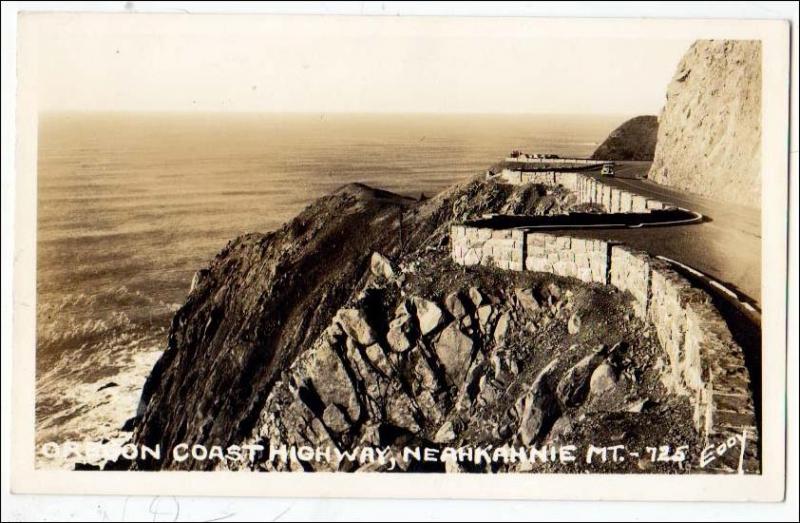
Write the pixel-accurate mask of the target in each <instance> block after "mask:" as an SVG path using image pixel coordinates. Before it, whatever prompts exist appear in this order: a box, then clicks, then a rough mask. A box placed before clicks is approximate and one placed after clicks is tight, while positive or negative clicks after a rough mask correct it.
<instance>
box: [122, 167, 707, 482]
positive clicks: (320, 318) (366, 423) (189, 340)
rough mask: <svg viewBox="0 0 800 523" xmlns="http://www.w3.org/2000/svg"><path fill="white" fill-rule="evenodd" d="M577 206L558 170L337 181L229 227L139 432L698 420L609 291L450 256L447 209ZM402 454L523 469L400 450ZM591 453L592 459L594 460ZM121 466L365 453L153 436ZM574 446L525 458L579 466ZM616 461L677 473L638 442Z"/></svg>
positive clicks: (275, 466)
mask: <svg viewBox="0 0 800 523" xmlns="http://www.w3.org/2000/svg"><path fill="white" fill-rule="evenodd" d="M576 206H577V201H576V198H575V195H574V194H573V193H571V192H570V191H568V190H566V189H564V188H563V187H545V186H542V185H537V184H523V185H518V186H513V185H504V184H499V183H496V182H495V181H493V180H486V179H484V178H483V177H480V178H475V179H473V180H470V181H469V182H467V183H464V184H461V185H458V186H455V187H453V188H451V189H450V190H447V191H445V192H443V193H441V194H439V195H437V196H435V197H433V198H431V199H429V200H424V201H417V200H413V199H409V198H406V197H402V196H399V195H394V194H391V193H387V192H384V191H380V190H375V189H371V188H369V187H366V186H363V185H348V186H345V187H343V188H341V189H340V190H339V191H336V192H335V193H333V194H331V195H329V196H327V197H324V198H322V199H320V200H318V201H317V202H315V203H314V204H312V205H310V206H309V207H308V208H306V209H305V210H304V211H303V212H302V213H301V214H300V215H299V216H297V217H296V218H295V219H294V220H292V221H290V222H289V223H287V224H286V225H285V226H284V227H283V228H281V229H280V230H278V231H275V232H271V233H268V234H249V235H245V236H242V237H240V238H237V239H236V240H234V241H232V242H231V243H230V244H229V245H228V246H226V248H225V249H223V251H222V252H220V253H219V255H217V257H216V258H215V259H214V260H213V261H212V262H211V263H210V265H209V266H208V267H206V268H204V269H202V270H201V271H199V272H198V274H197V276H196V277H195V280H194V282H193V284H192V289H191V292H190V294H189V296H188V299H187V301H186V304H185V305H184V306H183V307H182V308H181V309H180V310H179V311H178V312H177V314H176V315H175V318H174V320H173V322H172V326H171V329H170V334H169V338H168V347H167V350H166V351H165V352H164V354H163V356H162V357H161V359H160V361H159V362H158V363H157V364H156V366H155V367H154V369H153V372H152V373H151V375H150V377H149V379H148V381H147V383H146V385H145V387H144V392H143V396H142V402H141V405H140V412H139V415H138V417H137V419H136V420H135V422H134V424H135V432H134V436H133V438H134V441H135V442H137V443H139V444H142V445H147V446H155V445H161V446H162V447H164V448H167V449H168V448H171V447H174V446H175V445H176V444H178V443H186V444H189V445H192V444H200V445H205V446H211V445H219V446H222V447H226V446H230V445H243V444H248V443H257V444H261V445H265V446H266V447H267V448H269V446H270V445H273V446H274V445H286V446H292V445H307V446H312V447H333V448H337V449H342V450H345V451H346V450H348V449H354V448H359V447H362V446H365V445H375V446H388V447H391V448H393V449H398V452H399V449H400V448H402V447H407V446H414V445H421V446H425V447H433V448H436V447H444V446H463V445H472V446H480V445H491V446H494V447H497V446H503V445H512V446H531V445H533V446H536V445H545V444H548V443H549V444H554V443H558V442H565V441H566V442H569V443H571V444H575V445H582V444H583V445H589V444H592V443H594V442H598V441H600V442H604V443H606V444H612V443H613V442H619V441H623V440H624V441H625V442H626V443H627V444H630V445H642V446H644V445H646V444H651V443H652V442H656V441H680V442H681V443H683V444H686V445H689V446H690V448H695V447H696V446H697V445H696V443H697V438H698V436H697V434H696V432H695V430H694V428H693V427H692V425H691V423H690V422H687V420H689V419H690V418H691V407H690V405H689V403H688V402H687V401H686V399H685V398H684V397H681V396H678V395H674V394H672V393H670V392H669V391H668V389H667V388H666V387H665V386H664V385H663V383H662V381H661V369H662V368H663V367H664V365H665V362H664V358H663V357H662V356H661V355H660V354H661V353H660V351H659V349H658V347H659V345H658V341H657V338H656V336H655V334H654V332H653V330H652V327H651V326H650V325H648V324H647V323H646V322H643V321H641V320H640V319H638V318H636V317H635V316H634V315H633V314H632V313H631V306H630V296H627V295H625V294H623V293H620V292H619V291H617V290H616V289H614V288H612V287H609V286H604V285H596V284H586V283H583V282H580V281H578V280H575V279H572V278H562V277H558V276H555V275H551V274H546V273H534V272H530V273H516V274H515V273H509V272H506V271H500V270H497V269H493V268H489V267H481V266H476V267H470V268H464V267H461V266H459V265H456V264H455V263H453V262H452V260H451V259H450V256H449V249H450V242H449V231H450V226H451V225H452V224H454V223H459V222H462V221H464V220H468V219H473V218H478V217H481V216H483V215H485V214H487V213H498V212H503V213H514V214H533V215H549V214H561V213H565V212H568V211H569V210H570V209H573V208H575V207H576ZM397 458H398V462H399V467H400V469H401V470H409V471H413V470H430V471H446V470H447V471H498V470H508V471H513V470H530V468H529V467H528V468H526V466H525V465H524V464H521V463H517V464H501V465H498V464H491V465H488V464H487V465H485V466H480V467H477V466H473V467H470V466H467V465H464V464H459V463H435V464H431V463H414V462H403V461H402V459H401V456H399V455H398V456H397ZM608 466H609V465H595V466H594V467H593V469H592V470H595V471H602V470H603V469H604V467H608ZM134 467H135V468H139V469H152V468H167V469H173V468H174V469H183V468H190V469H207V468H241V467H249V468H253V469H255V470H287V469H297V470H356V469H358V470H377V469H380V467H377V466H375V465H374V464H373V465H364V466H362V467H359V466H358V465H357V464H353V463H352V462H342V463H338V464H337V463H330V462H316V461H297V462H294V463H292V462H288V463H287V462H283V461H280V462H279V461H275V460H272V461H270V460H269V459H268V457H267V456H266V455H262V456H259V458H258V459H256V460H255V461H254V462H251V463H245V464H242V463H238V464H229V463H226V462H214V461H197V460H187V461H182V462H176V461H174V460H173V459H172V457H171V456H170V455H169V454H166V455H165V457H164V459H163V460H162V461H158V462H156V461H152V460H150V461H147V460H141V461H139V462H137V463H135V464H134ZM584 467H585V465H582V464H581V463H559V462H556V463H550V464H547V465H546V466H543V467H538V468H537V470H539V471H563V472H580V471H583V470H584ZM613 470H615V471H618V472H619V471H654V472H675V471H679V469H676V468H675V466H674V465H672V464H667V463H652V462H650V461H647V460H641V461H630V462H628V463H627V464H625V465H619V464H616V465H615V468H613Z"/></svg>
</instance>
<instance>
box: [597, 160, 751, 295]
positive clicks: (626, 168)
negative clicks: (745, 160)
mask: <svg viewBox="0 0 800 523" xmlns="http://www.w3.org/2000/svg"><path fill="white" fill-rule="evenodd" d="M648 168H649V162H618V163H617V169H616V173H617V174H616V176H615V177H614V178H609V177H603V181H604V182H606V183H609V184H612V185H616V186H618V187H620V188H623V189H627V190H629V191H631V192H635V193H638V194H641V195H643V196H647V197H651V198H655V199H659V200H661V201H664V202H668V203H672V204H674V205H677V206H679V207H684V208H687V209H690V210H692V211H697V212H699V213H702V214H703V215H704V216H705V217H706V220H705V221H704V222H703V223H700V224H696V225H686V226H678V227H665V228H653V229H623V230H613V229H608V230H605V231H602V232H600V231H594V232H592V231H589V233H590V234H597V235H598V236H602V237H605V238H607V239H614V240H620V241H623V242H625V243H627V244H628V245H631V246H632V247H635V248H638V249H642V250H645V251H648V252H649V253H650V254H654V255H655V254H660V255H662V256H667V257H669V258H673V259H675V260H677V261H679V262H682V263H685V264H686V265H689V266H691V267H694V268H695V269H697V270H699V271H702V272H704V273H706V274H708V275H710V276H712V277H714V278H716V279H717V280H719V281H720V282H722V283H724V284H726V285H727V286H729V287H731V288H732V289H734V290H736V291H738V292H739V293H741V294H744V295H745V296H746V297H748V298H750V299H751V300H753V302H755V304H757V306H759V307H760V304H761V210H760V209H758V208H748V207H743V206H740V205H734V204H729V203H723V202H719V201H715V200H712V199H710V198H705V197H703V196H697V195H693V194H687V193H685V192H681V191H675V190H671V189H669V188H667V187H665V186H663V185H658V184H655V183H652V182H649V181H647V180H642V179H639V178H640V177H641V176H643V175H644V174H645V173H646V172H647V169H648ZM587 174H591V175H593V176H597V177H598V178H599V177H600V176H599V175H598V174H596V173H587Z"/></svg>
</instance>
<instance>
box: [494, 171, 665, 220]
mask: <svg viewBox="0 0 800 523" xmlns="http://www.w3.org/2000/svg"><path fill="white" fill-rule="evenodd" d="M493 178H494V179H496V180H499V181H500V182H502V183H509V184H513V185H522V184H526V183H536V184H540V185H547V186H551V187H555V186H558V185H561V186H563V187H565V188H566V189H569V190H570V191H572V192H574V193H575V195H576V196H577V197H578V203H592V204H597V205H602V206H603V207H605V209H606V211H607V212H610V213H619V212H649V211H651V210H658V209H667V208H669V207H670V205H668V204H666V203H664V202H662V201H660V200H654V199H652V198H645V197H644V196H640V195H638V194H636V193H633V192H630V191H626V190H624V189H620V188H618V187H614V186H612V185H609V184H607V183H603V182H602V181H600V180H597V179H596V178H594V177H592V176H587V175H585V174H581V173H571V172H556V171H541V172H524V171H514V170H511V169H503V170H502V171H501V172H500V173H499V174H497V175H495V176H494V177H493Z"/></svg>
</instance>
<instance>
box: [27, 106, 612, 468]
mask: <svg viewBox="0 0 800 523" xmlns="http://www.w3.org/2000/svg"><path fill="white" fill-rule="evenodd" d="M624 120H625V117H624V116H619V115H617V116H613V115H609V116H590V117H586V116H541V115H495V116H492V115H341V114H334V115H330V114H316V115H314V114H303V115H296V114H295V115H277V114H253V115H242V114H235V115H233V114H163V113H159V114H143V113H102V114H101V113H69V114H67V113H59V114H45V115H42V116H41V118H40V122H39V153H38V208H37V212H38V215H37V219H38V228H37V249H38V253H37V256H38V258H37V349H36V350H37V353H36V362H37V366H36V367H37V383H36V386H37V397H36V429H37V431H36V434H37V443H38V444H41V443H43V442H47V441H55V442H63V441H68V440H80V441H83V440H86V439H92V440H110V441H114V440H122V439H124V438H125V437H126V435H125V434H124V433H121V432H120V431H119V429H120V427H121V425H122V423H123V422H124V421H125V419H127V418H128V417H130V416H132V415H133V414H134V412H135V409H136V402H137V400H138V395H139V392H140V390H141V386H142V384H143V382H144V379H145V378H146V376H147V373H148V371H149V369H150V368H151V366H152V364H153V363H154V362H155V360H156V359H157V358H158V356H159V354H160V352H161V351H162V350H163V348H164V344H165V342H166V334H167V330H168V327H169V322H170V320H171V317H172V315H173V313H174V312H175V311H176V310H177V309H178V307H180V305H181V304H182V303H183V301H184V299H185V297H186V294H187V292H188V289H189V285H190V282H191V279H192V275H193V274H194V273H195V271H197V270H198V269H199V268H201V267H203V266H204V265H206V263H207V262H208V260H210V259H211V258H212V257H213V256H214V255H215V254H216V253H217V252H218V251H220V250H221V249H222V248H223V247H224V246H225V244H226V243H227V242H228V241H229V240H231V239H232V238H234V237H236V236H238V235H240V234H243V233H247V232H255V231H258V232H267V231H269V230H273V229H276V228H278V227H280V225H281V224H283V223H284V222H286V221H287V220H289V219H291V218H292V217H293V216H294V215H295V214H296V213H297V212H299V211H300V210H301V209H302V208H303V207H305V206H306V205H307V204H309V203H310V202H312V201H313V200H314V199H316V198H318V197H319V196H321V195H324V194H326V193H328V192H330V191H332V190H334V189H336V188H337V187H339V186H340V185H342V184H345V183H349V182H363V183H366V184H368V185H371V186H376V187H380V188H383V189H387V190H390V191H395V192H399V193H403V194H409V195H414V196H419V195H420V194H423V193H424V194H425V195H428V196H430V195H432V194H434V193H436V192H438V191H440V190H442V189H443V188H445V187H447V186H449V185H451V184H453V183H456V182H459V181H462V180H465V179H467V178H469V177H471V176H473V175H475V174H477V173H480V172H482V171H484V170H485V169H486V168H488V167H489V166H490V165H491V164H493V163H495V162H496V161H498V160H500V159H501V158H503V157H504V156H505V155H507V154H508V152H510V151H511V150H512V149H522V150H525V151H527V152H548V153H555V154H558V155H561V156H575V157H584V156H588V155H590V154H591V153H592V151H594V149H595V148H596V146H597V145H598V144H599V143H600V142H601V141H602V140H603V139H604V138H605V137H606V136H607V135H608V133H609V132H610V131H611V130H613V129H614V128H615V127H616V126H617V125H619V124H620V123H621V122H623V121H624ZM38 464H39V466H60V467H64V466H69V465H70V464H69V463H64V462H58V463H56V462H45V461H42V460H39V461H38Z"/></svg>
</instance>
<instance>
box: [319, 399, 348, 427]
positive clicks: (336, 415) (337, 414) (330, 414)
mask: <svg viewBox="0 0 800 523" xmlns="http://www.w3.org/2000/svg"><path fill="white" fill-rule="evenodd" d="M322 421H323V422H324V423H325V425H326V426H327V427H328V428H329V429H331V430H332V431H334V432H337V433H342V432H344V431H346V430H347V429H349V428H350V423H349V422H348V421H347V418H346V417H345V415H344V412H342V409H340V408H339V406H338V405H328V406H327V407H325V412H323V414H322Z"/></svg>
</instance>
